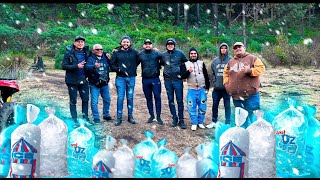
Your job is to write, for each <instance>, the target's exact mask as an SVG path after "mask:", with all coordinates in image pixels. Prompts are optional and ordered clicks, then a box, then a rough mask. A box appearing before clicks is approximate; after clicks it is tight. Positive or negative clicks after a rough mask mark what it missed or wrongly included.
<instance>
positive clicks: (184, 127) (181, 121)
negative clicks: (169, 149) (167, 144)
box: [179, 119, 187, 129]
mask: <svg viewBox="0 0 320 180" xmlns="http://www.w3.org/2000/svg"><path fill="white" fill-rule="evenodd" d="M179 126H180V127H181V129H186V128H187V127H186V125H185V124H184V121H183V119H180V120H179Z"/></svg>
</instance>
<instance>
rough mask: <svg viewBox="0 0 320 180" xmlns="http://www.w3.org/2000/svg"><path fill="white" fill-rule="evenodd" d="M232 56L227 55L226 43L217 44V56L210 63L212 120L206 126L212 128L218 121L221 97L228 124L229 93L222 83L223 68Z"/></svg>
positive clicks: (229, 116) (229, 114) (227, 47)
mask: <svg viewBox="0 0 320 180" xmlns="http://www.w3.org/2000/svg"><path fill="white" fill-rule="evenodd" d="M231 58H232V57H231V56H230V55H229V46H228V45H227V44H226V43H222V44H221V45H220V46H219V52H218V57H216V58H214V59H213V61H212V63H211V72H212V80H211V82H212V84H213V91H212V102H213V105H212V122H211V123H210V124H208V125H207V126H206V127H207V128H213V127H215V126H216V123H217V121H218V107H219V103H220V99H221V98H223V104H224V114H225V123H226V124H230V118H231V107H230V95H229V94H228V93H227V91H226V89H225V87H224V85H223V69H224V66H225V65H226V64H227V63H228V62H229V60H230V59H231Z"/></svg>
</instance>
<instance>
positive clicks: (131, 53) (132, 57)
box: [111, 36, 139, 126]
mask: <svg viewBox="0 0 320 180" xmlns="http://www.w3.org/2000/svg"><path fill="white" fill-rule="evenodd" d="M131 43H132V42H131V38H130V37H129V36H123V37H122V38H121V41H120V47H119V48H118V49H117V50H116V51H114V52H113V54H112V57H111V69H112V70H113V71H115V72H116V74H117V76H116V82H115V83H116V87H117V94H118V97H117V122H116V123H115V126H119V125H120V124H121V123H122V113H123V101H124V97H125V95H126V96H127V107H128V122H130V123H131V124H135V123H136V122H135V120H134V118H133V94H134V87H135V83H136V76H137V66H138V64H139V63H138V52H137V51H136V50H134V49H133V48H131Z"/></svg>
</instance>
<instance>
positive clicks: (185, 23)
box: [183, 4, 188, 32]
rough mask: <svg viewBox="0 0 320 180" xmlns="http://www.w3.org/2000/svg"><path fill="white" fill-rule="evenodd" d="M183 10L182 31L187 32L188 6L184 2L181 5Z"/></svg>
mask: <svg viewBox="0 0 320 180" xmlns="http://www.w3.org/2000/svg"><path fill="white" fill-rule="evenodd" d="M183 12H184V31H185V32H188V8H187V5H186V4H184V6H183Z"/></svg>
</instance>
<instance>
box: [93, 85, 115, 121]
mask: <svg viewBox="0 0 320 180" xmlns="http://www.w3.org/2000/svg"><path fill="white" fill-rule="evenodd" d="M90 93H91V111H92V116H93V119H100V115H99V109H98V100H99V95H100V94H101V97H102V100H103V117H108V116H110V102H111V98H110V90H109V86H108V85H106V86H103V87H101V88H98V87H97V86H95V85H93V84H90Z"/></svg>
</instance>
